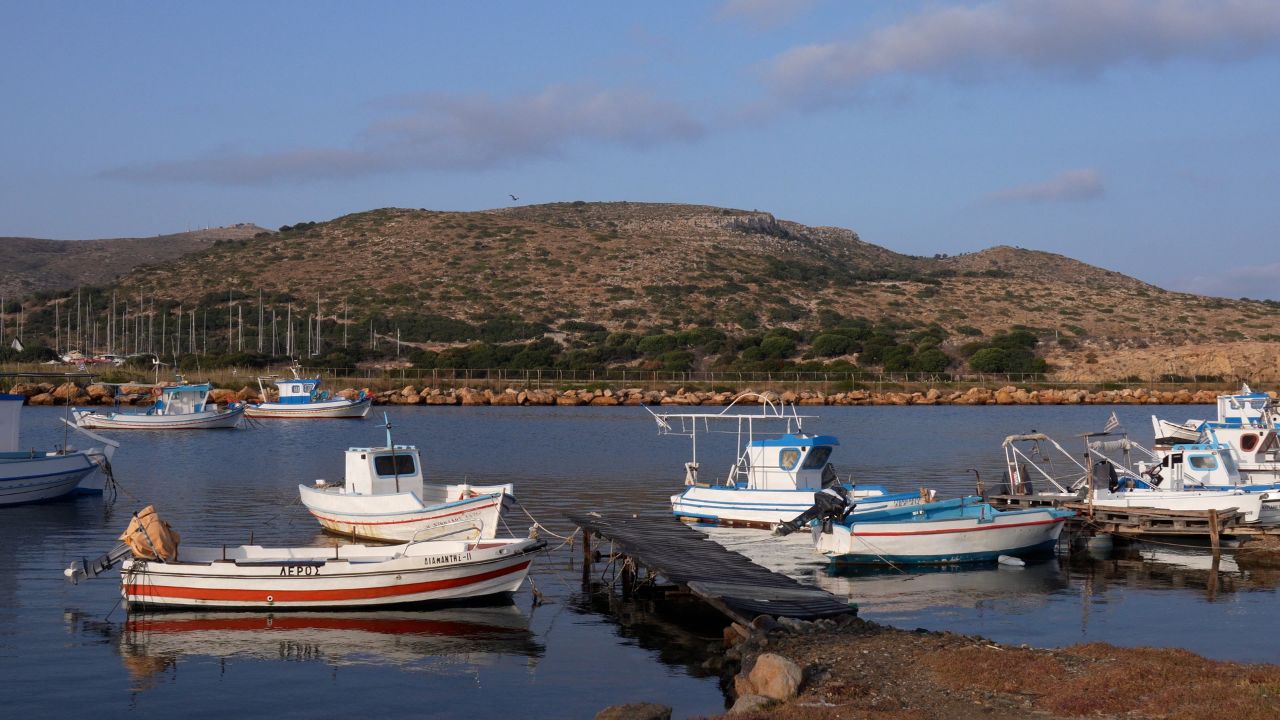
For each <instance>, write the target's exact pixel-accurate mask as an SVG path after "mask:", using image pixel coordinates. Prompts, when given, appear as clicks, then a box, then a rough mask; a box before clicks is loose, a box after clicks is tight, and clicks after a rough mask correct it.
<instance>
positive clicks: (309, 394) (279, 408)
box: [245, 368, 373, 419]
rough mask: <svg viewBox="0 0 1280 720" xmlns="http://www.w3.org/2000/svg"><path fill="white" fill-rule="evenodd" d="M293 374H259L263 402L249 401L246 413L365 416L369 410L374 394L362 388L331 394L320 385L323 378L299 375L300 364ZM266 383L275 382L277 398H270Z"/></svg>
mask: <svg viewBox="0 0 1280 720" xmlns="http://www.w3.org/2000/svg"><path fill="white" fill-rule="evenodd" d="M289 369H290V371H291V372H292V374H293V377H292V378H282V377H278V376H275V375H271V376H266V377H260V378H258V389H259V390H260V391H261V392H262V398H263V399H262V402H259V403H249V405H248V406H247V407H245V415H247V416H249V417H251V418H275V419H280V418H362V417H364V416H365V415H367V414H368V413H369V408H370V406H372V404H373V398H372V396H369V395H366V394H365V393H364V391H363V390H362V391H360V393H359V395H358V396H356V397H354V398H345V397H338V396H330V395H329V392H328V391H327V390H323V391H322V390H321V389H320V382H321V380H320V378H318V377H314V378H304V377H301V376H299V374H298V370H297V368H289ZM266 383H271V384H273V385H275V388H276V396H277V399H276V400H274V401H268V400H267V397H269V395H268V391H267V387H266Z"/></svg>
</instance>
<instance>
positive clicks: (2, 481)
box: [0, 393, 119, 506]
mask: <svg viewBox="0 0 1280 720" xmlns="http://www.w3.org/2000/svg"><path fill="white" fill-rule="evenodd" d="M25 401H26V398H25V397H23V396H22V395H11V394H8V393H0V506H2V505H19V504H23V503H32V502H40V501H44V500H53V499H56V498H61V497H65V496H67V495H70V494H72V493H73V492H75V491H77V490H78V489H80V488H81V486H82V484H83V483H84V481H85V480H86V479H88V478H90V476H92V475H94V473H95V472H96V471H98V470H99V469H100V468H104V467H106V466H107V464H108V463H109V462H110V460H111V456H112V454H113V453H114V452H115V449H116V448H117V447H119V445H118V443H115V442H113V441H111V440H107V439H106V438H97V439H98V440H100V441H102V446H101V447H92V448H89V449H88V450H76V449H74V448H71V447H68V446H67V445H66V443H65V442H64V444H63V446H62V447H55V448H54V449H52V450H47V449H36V448H27V449H23V448H22V446H21V444H20V441H21V426H22V422H21V420H22V406H23V403H24V402H25Z"/></svg>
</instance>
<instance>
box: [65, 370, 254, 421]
mask: <svg viewBox="0 0 1280 720" xmlns="http://www.w3.org/2000/svg"><path fill="white" fill-rule="evenodd" d="M211 390H213V386H212V385H210V384H209V383H201V384H198V385H189V384H186V383H184V382H182V380H181V378H179V380H178V384H177V385H167V386H157V387H155V388H153V392H154V393H155V395H156V401H155V404H154V405H152V406H151V408H149V409H148V410H146V411H145V412H118V411H113V412H98V411H94V410H79V409H72V412H71V414H72V416H73V417H74V418H75V422H76V425H78V426H80V427H82V428H94V429H99V430H212V429H218V428H234V427H236V426H237V425H238V424H239V423H240V418H242V417H243V416H244V405H242V404H240V403H231V404H229V405H227V407H225V408H219V407H218V406H217V404H216V403H211V402H209V392H210V391H211Z"/></svg>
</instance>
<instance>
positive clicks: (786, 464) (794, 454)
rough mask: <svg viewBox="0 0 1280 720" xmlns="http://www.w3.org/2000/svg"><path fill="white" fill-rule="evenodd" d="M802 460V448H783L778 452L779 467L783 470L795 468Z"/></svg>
mask: <svg viewBox="0 0 1280 720" xmlns="http://www.w3.org/2000/svg"><path fill="white" fill-rule="evenodd" d="M798 462H800V448H782V450H781V452H779V453H778V467H779V468H782V469H783V470H795V469H796V463H798Z"/></svg>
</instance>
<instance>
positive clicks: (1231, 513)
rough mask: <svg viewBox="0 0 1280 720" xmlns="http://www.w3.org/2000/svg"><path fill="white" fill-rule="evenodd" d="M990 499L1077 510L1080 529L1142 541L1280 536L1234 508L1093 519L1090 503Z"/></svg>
mask: <svg viewBox="0 0 1280 720" xmlns="http://www.w3.org/2000/svg"><path fill="white" fill-rule="evenodd" d="M989 500H990V501H991V503H992V504H994V505H996V506H997V507H1012V508H1032V507H1049V506H1052V507H1059V508H1065V509H1067V510H1075V511H1076V513H1077V516H1076V517H1075V518H1072V519H1071V520H1070V521H1069V522H1070V523H1072V524H1073V525H1076V526H1080V525H1084V524H1088V525H1090V526H1091V527H1093V528H1095V529H1096V530H1097V531H1099V532H1105V533H1113V534H1116V535H1123V536H1126V537H1132V538H1137V539H1141V538H1142V537H1145V536H1153V537H1154V536H1183V537H1202V538H1206V539H1208V540H1210V541H1211V542H1214V541H1216V539H1217V538H1218V537H1220V536H1221V537H1238V538H1246V537H1260V536H1264V535H1277V536H1280V527H1276V526H1266V527H1259V526H1256V525H1246V524H1244V523H1243V521H1242V519H1241V515H1240V512H1239V511H1237V510H1235V509H1234V508H1233V509H1227V510H1219V511H1216V512H1214V511H1211V510H1162V509H1159V508H1139V507H1134V508H1129V507H1108V506H1105V505H1095V506H1094V507H1093V509H1092V515H1093V517H1092V520H1089V519H1088V517H1089V515H1090V508H1089V504H1088V503H1086V502H1082V501H1080V500H1077V499H1074V498H1072V499H1064V498H1052V497H1045V496H1039V495H992V496H990V498H989Z"/></svg>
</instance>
